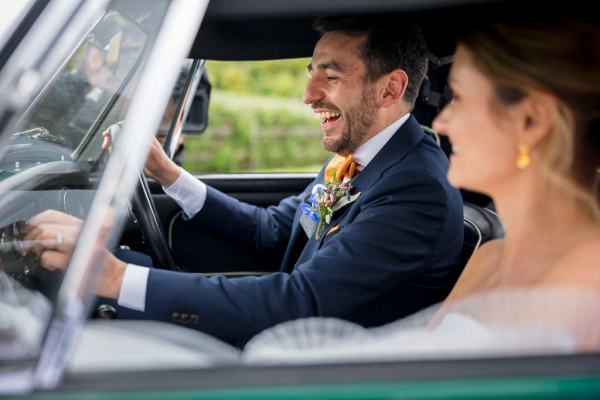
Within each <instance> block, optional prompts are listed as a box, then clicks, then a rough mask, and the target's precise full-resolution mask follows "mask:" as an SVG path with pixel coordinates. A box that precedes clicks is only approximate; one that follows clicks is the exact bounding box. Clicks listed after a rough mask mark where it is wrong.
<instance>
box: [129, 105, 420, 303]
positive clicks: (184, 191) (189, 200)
mask: <svg viewBox="0 0 600 400" xmlns="http://www.w3.org/2000/svg"><path fill="white" fill-rule="evenodd" d="M409 117H410V114H404V115H403V116H402V117H400V118H399V119H397V120H396V121H394V122H393V123H392V124H391V125H388V126H387V127H386V128H384V129H383V130H382V131H381V132H379V133H378V134H376V135H375V136H373V137H372V138H371V139H369V140H367V141H366V142H364V143H363V144H361V145H360V146H359V147H358V149H356V151H355V152H354V153H353V156H354V160H355V161H356V162H357V163H358V164H360V165H361V166H362V167H363V168H364V167H366V166H367V165H369V163H370V162H371V160H372V159H373V158H374V157H375V156H376V155H377V153H379V151H380V150H381V149H382V148H383V146H385V144H386V143H387V142H388V140H390V139H391V137H392V136H394V133H395V132H396V131H397V130H398V129H400V127H401V126H402V125H403V124H404V123H405V122H406V121H407V120H408V118H409ZM163 189H164V190H165V193H166V194H167V195H169V196H170V197H171V198H173V200H175V202H176V203H177V204H179V206H180V207H181V209H182V210H183V213H184V218H185V219H191V218H193V217H194V216H195V215H196V214H197V213H198V212H200V210H201V209H202V207H203V206H204V202H205V201H206V184H205V183H203V182H201V181H199V180H198V179H196V178H194V177H193V176H192V175H191V174H190V173H189V172H187V171H185V170H183V169H181V173H180V174H179V177H178V178H177V180H176V181H175V183H173V184H172V185H171V186H169V187H168V188H163ZM148 274H149V268H147V267H140V266H138V265H134V264H128V265H127V268H126V269H125V275H124V276H123V283H122V285H121V291H120V292H119V299H118V303H119V305H120V306H123V307H127V308H130V309H133V310H138V311H144V310H145V308H146V288H147V286H148Z"/></svg>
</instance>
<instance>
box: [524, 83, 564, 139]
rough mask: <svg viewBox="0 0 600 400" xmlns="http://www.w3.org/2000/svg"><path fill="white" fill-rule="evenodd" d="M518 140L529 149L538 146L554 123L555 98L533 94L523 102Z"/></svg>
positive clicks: (556, 103) (556, 108) (556, 102)
mask: <svg viewBox="0 0 600 400" xmlns="http://www.w3.org/2000/svg"><path fill="white" fill-rule="evenodd" d="M520 106H521V107H522V110H521V111H522V114H521V118H520V122H519V125H520V132H519V136H520V137H519V140H520V141H521V142H522V144H526V145H527V146H528V147H529V148H530V149H534V148H536V147H537V146H539V145H540V144H541V143H542V142H543V141H544V139H545V138H546V137H547V136H548V134H549V133H550V131H551V130H552V127H553V126H554V123H555V118H554V114H555V113H556V112H557V110H558V101H557V100H556V97H554V96H552V95H551V94H548V93H535V94H532V95H530V96H528V97H527V98H526V99H524V100H523V104H521V105H520Z"/></svg>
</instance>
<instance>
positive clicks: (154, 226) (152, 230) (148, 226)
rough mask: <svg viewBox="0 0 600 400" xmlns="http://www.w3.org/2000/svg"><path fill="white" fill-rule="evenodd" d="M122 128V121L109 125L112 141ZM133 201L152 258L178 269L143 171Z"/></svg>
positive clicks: (161, 264)
mask: <svg viewBox="0 0 600 400" xmlns="http://www.w3.org/2000/svg"><path fill="white" fill-rule="evenodd" d="M120 129H121V123H116V124H113V125H111V126H110V127H108V131H109V132H110V139H111V142H112V143H115V136H117V134H118V132H119V130H120ZM131 203H132V204H131V205H132V208H133V213H134V214H135V217H136V218H137V220H138V223H139V226H140V230H141V232H142V236H143V237H144V241H145V242H146V244H147V250H148V253H149V255H150V257H152V260H153V261H154V262H155V263H157V267H159V268H163V269H171V270H176V269H178V268H177V266H176V264H175V261H174V260H173V257H171V249H170V248H169V246H168V245H167V240H166V239H165V235H164V234H163V232H164V231H163V229H162V225H161V223H160V219H159V218H158V212H157V211H156V206H155V204H154V200H152V193H151V192H150V187H149V186H148V181H147V180H146V176H145V175H144V172H143V171H140V172H139V173H138V185H137V188H136V190H135V192H134V194H133V199H132V202H131Z"/></svg>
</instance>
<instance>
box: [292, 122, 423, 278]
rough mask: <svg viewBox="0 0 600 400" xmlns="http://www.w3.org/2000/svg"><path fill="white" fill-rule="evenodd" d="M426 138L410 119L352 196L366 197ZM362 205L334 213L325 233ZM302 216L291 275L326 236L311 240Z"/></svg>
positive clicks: (295, 228) (295, 232)
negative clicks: (349, 212) (384, 175)
mask: <svg viewBox="0 0 600 400" xmlns="http://www.w3.org/2000/svg"><path fill="white" fill-rule="evenodd" d="M424 135H425V133H424V132H423V128H421V126H420V125H419V123H418V122H417V120H416V119H415V118H414V117H413V116H411V117H410V118H409V119H408V120H407V121H406V122H405V123H404V124H403V125H402V126H401V127H400V129H398V131H396V133H395V134H394V135H393V136H392V137H391V138H390V140H389V141H388V142H387V143H386V144H385V146H383V148H382V149H381V150H380V151H379V152H378V153H377V155H376V156H375V157H374V158H373V159H372V160H371V162H370V163H369V165H367V166H366V167H365V168H364V170H363V171H362V172H361V173H360V174H359V175H358V176H357V177H355V178H354V179H353V180H352V186H353V187H354V189H353V191H352V193H357V192H362V193H363V195H364V194H365V193H366V192H367V191H368V190H369V188H370V187H371V186H373V185H374V184H375V183H376V182H377V181H378V180H379V179H381V176H382V175H383V173H384V172H385V171H386V170H387V169H388V168H390V167H391V166H393V165H394V164H396V163H398V162H399V161H400V160H402V159H403V158H404V157H405V156H406V154H408V153H409V152H410V151H411V150H412V149H413V148H414V147H415V146H416V145H417V144H418V143H419V142H420V141H421V140H422V139H423V136H424ZM325 165H327V163H326V164H325ZM324 170H325V167H323V169H322V170H321V172H320V173H319V176H318V177H317V178H316V179H315V180H314V181H313V182H312V183H311V184H310V185H309V187H308V188H307V190H306V191H305V193H304V194H306V193H308V192H309V191H310V190H311V189H312V187H313V186H314V185H315V184H316V183H321V182H323V173H324ZM359 202H360V198H359V199H358V200H357V201H355V202H353V203H351V204H348V205H347V206H346V207H344V208H342V209H340V210H338V211H337V212H336V213H334V214H333V217H332V220H331V223H329V224H328V225H327V227H326V228H325V233H327V231H328V230H329V229H331V228H332V227H334V226H336V224H337V223H338V222H339V221H340V219H341V218H342V217H343V216H344V215H345V214H346V213H347V212H348V211H349V210H350V209H351V208H352V207H354V206H356V205H357V204H358V203H359ZM300 215H301V212H300V210H296V214H295V216H294V223H293V227H292V232H291V235H290V241H289V243H288V247H287V249H286V252H285V255H284V259H283V262H282V266H281V271H284V272H291V271H292V270H293V268H294V266H295V265H297V264H298V263H299V262H302V261H304V260H306V259H308V258H310V257H311V256H312V253H313V252H315V251H316V250H317V249H318V248H319V247H320V244H321V243H322V241H323V240H324V239H325V237H326V235H323V237H322V238H321V239H320V240H318V241H317V240H315V239H314V238H312V239H310V240H308V238H307V237H306V234H305V233H304V230H303V229H302V227H301V226H300V222H299V221H300Z"/></svg>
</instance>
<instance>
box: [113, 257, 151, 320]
mask: <svg viewBox="0 0 600 400" xmlns="http://www.w3.org/2000/svg"><path fill="white" fill-rule="evenodd" d="M149 273H150V269H149V268H146V267H140V266H138V265H134V264H127V268H125V274H124V275H123V283H122V284H121V291H120V292H119V300H118V304H119V305H120V306H122V307H126V308H130V309H132V310H137V311H144V310H145V309H146V288H147V287H148V274H149Z"/></svg>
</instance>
